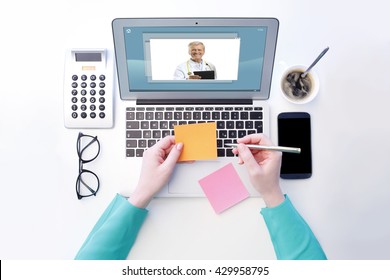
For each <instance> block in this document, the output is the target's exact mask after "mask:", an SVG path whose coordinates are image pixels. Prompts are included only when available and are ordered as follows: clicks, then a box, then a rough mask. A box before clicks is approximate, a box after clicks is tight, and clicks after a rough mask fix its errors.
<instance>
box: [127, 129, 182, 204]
mask: <svg viewBox="0 0 390 280" xmlns="http://www.w3.org/2000/svg"><path fill="white" fill-rule="evenodd" d="M182 150H183V143H177V144H175V137H174V136H167V137H165V138H163V139H161V140H160V141H158V142H157V143H156V144H155V145H154V146H153V147H151V148H149V149H147V150H146V151H145V152H144V155H143V161H142V167H141V174H140V177H139V180H138V185H137V187H136V189H135V191H134V193H133V194H132V195H131V196H130V198H129V202H130V203H131V204H133V205H134V206H136V207H139V208H145V207H146V206H147V205H148V204H149V202H150V200H152V198H153V196H154V195H155V194H156V193H157V192H159V191H160V190H161V188H162V187H163V186H165V185H166V184H167V183H168V180H169V178H170V176H171V174H172V172H173V169H174V167H175V165H176V162H177V160H178V158H179V156H180V154H181V151H182Z"/></svg>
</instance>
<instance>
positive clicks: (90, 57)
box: [75, 52, 102, 62]
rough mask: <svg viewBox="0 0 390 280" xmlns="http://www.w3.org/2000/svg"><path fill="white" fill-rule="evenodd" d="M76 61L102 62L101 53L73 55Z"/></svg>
mask: <svg viewBox="0 0 390 280" xmlns="http://www.w3.org/2000/svg"><path fill="white" fill-rule="evenodd" d="M75 57H76V61H80V62H81V61H102V54H101V53H85V52H82V53H75Z"/></svg>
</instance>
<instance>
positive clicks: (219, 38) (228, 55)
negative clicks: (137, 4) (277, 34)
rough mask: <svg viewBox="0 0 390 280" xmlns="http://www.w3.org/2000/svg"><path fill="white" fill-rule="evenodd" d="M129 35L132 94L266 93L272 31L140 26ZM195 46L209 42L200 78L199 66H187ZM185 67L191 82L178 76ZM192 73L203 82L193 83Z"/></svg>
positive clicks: (261, 28)
mask: <svg viewBox="0 0 390 280" xmlns="http://www.w3.org/2000/svg"><path fill="white" fill-rule="evenodd" d="M123 31H124V36H125V40H124V42H125V55H126V65H127V78H128V85H129V90H130V91H134V92H156V91H158V92H163V91H165V92H173V91H185V92H190V91H221V92H226V91H231V92H234V91H248V92H260V88H261V80H262V73H263V66H264V53H265V43H266V37H267V27H264V26H214V27H211V26H204V27H193V26H174V27H173V26H169V27H163V26H161V27H159V26H150V27H149V26H136V27H124V28H123ZM194 41H198V42H202V43H203V45H204V47H205V50H204V54H203V56H202V59H203V63H204V65H206V66H207V67H204V68H202V69H199V70H200V72H199V71H196V72H197V73H195V70H196V69H195V66H196V65H193V66H194V67H193V68H192V67H191V65H187V63H188V64H189V63H190V62H191V61H190V58H191V55H190V53H189V46H188V45H189V43H190V42H194ZM204 65H203V66H204ZM180 67H181V70H182V71H181V72H182V73H184V76H185V77H181V78H179V77H178V75H177V72H176V70H177V69H178V68H180ZM199 67H200V66H199ZM200 68H201V67H200ZM207 72H208V73H207ZM210 72H211V73H210ZM189 73H191V74H195V75H199V76H201V77H202V79H201V80H194V79H191V78H193V77H189ZM182 76H183V75H182Z"/></svg>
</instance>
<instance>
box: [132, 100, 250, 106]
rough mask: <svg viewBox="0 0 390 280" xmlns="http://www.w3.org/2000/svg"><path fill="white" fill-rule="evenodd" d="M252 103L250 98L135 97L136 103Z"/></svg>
mask: <svg viewBox="0 0 390 280" xmlns="http://www.w3.org/2000/svg"><path fill="white" fill-rule="evenodd" d="M206 104H218V105H237V104H238V105H252V104H253V101H252V99H137V105H206Z"/></svg>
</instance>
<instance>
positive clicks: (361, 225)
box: [0, 0, 390, 259]
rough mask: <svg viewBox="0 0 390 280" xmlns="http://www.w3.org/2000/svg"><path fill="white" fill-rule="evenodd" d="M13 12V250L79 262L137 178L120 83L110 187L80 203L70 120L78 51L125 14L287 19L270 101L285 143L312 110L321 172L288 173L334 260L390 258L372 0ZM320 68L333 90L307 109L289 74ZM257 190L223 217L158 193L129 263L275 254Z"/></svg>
mask: <svg viewBox="0 0 390 280" xmlns="http://www.w3.org/2000/svg"><path fill="white" fill-rule="evenodd" d="M3 6H4V7H2V8H1V10H0V31H1V32H0V34H1V38H2V40H1V44H0V51H1V52H0V53H1V55H2V57H1V60H0V72H1V73H0V74H1V75H0V80H1V87H0V95H1V101H0V102H1V103H0V104H1V110H0V225H1V230H0V258H1V259H72V258H73V257H74V256H75V254H76V252H77V250H78V248H79V247H80V246H81V244H82V242H83V241H84V239H85V237H86V236H87V234H88V233H89V231H90V230H91V228H92V226H93V225H94V223H95V222H96V220H97V219H98V217H99V216H100V214H101V213H102V211H103V210H104V208H105V207H106V206H107V205H108V203H109V202H110V201H111V199H112V197H113V196H114V194H115V193H116V191H117V190H118V189H119V188H122V187H127V186H128V187H129V188H132V187H134V185H135V184H136V182H137V176H138V173H139V164H132V163H131V162H130V161H128V160H126V159H125V156H124V145H125V142H124V137H125V133H124V128H125V122H124V116H125V115H124V112H125V107H126V104H125V103H124V102H122V101H121V100H120V99H119V97H118V92H117V91H116V92H115V97H116V100H115V118H116V123H115V127H114V128H113V129H107V130H90V131H84V132H89V133H90V134H93V135H98V136H99V139H100V141H101V144H102V151H101V154H100V156H99V160H98V161H95V162H94V163H92V164H91V165H90V168H91V169H92V170H94V171H96V173H98V174H99V178H100V179H101V182H102V186H101V190H100V191H99V195H98V197H96V198H92V199H85V200H82V201H78V200H77V198H76V195H75V190H74V183H75V179H76V176H77V155H76V150H75V148H76V139H77V133H78V130H69V129H65V128H64V126H63V115H62V114H63V112H62V96H63V92H62V87H63V68H64V57H65V50H66V49H67V48H69V47H77V48H81V47H94V48H95V47H106V48H108V49H112V48H113V43H112V33H111V21H112V19H114V18H116V17H170V16H172V17H204V16H206V17H207V16H209V17H214V16H226V17H227V16H234V17H276V18H278V19H279V20H280V29H279V40H278V45H277V50H276V58H275V69H274V75H273V81H272V88H271V97H270V99H269V103H270V106H271V120H272V122H271V135H270V136H271V138H272V139H273V140H274V141H276V128H277V125H276V117H277V115H278V113H280V112H282V111H307V112H309V113H310V114H311V116H312V125H313V127H312V128H313V131H312V138H313V160H314V162H313V164H314V166H313V168H314V173H313V177H312V178H311V179H308V180H301V181H286V180H285V181H282V186H283V189H284V191H285V192H286V193H287V194H288V195H289V196H290V198H291V200H292V201H293V203H294V204H295V206H296V208H297V209H298V210H299V211H300V212H301V213H302V215H303V216H304V218H305V219H306V221H307V222H308V223H309V224H310V226H311V227H312V229H313V231H314V232H315V234H316V236H317V237H318V239H319V241H320V242H321V244H322V246H323V248H324V250H325V252H326V254H327V256H328V257H329V258H330V259H390V223H389V222H388V221H389V214H390V203H389V195H390V172H389V170H390V146H389V145H388V143H389V142H390V125H389V124H388V119H389V118H388V116H387V112H388V107H389V101H390V86H389V82H388V81H389V78H388V76H389V70H388V69H389V65H390V51H389V50H390V35H389V32H388V27H389V26H390V17H389V16H388V4H387V3H386V1H383V0H372V1H370V2H365V1H351V0H348V1H333V0H331V1H326V2H324V1H318V2H316V1H314V2H313V1H309V0H295V1H287V0H285V1H282V0H279V1H278V0H273V1H258V0H253V1H250V0H241V1H226V0H224V1H209V0H207V1H203V0H199V1H196V2H186V1H182V0H180V1H147V0H144V1H136V2H135V1H113V0H111V1H107V0H105V1H99V0H94V1H92V0H90V1H80V0H77V1H75V0H67V1H51V2H50V1H42V0H37V1H12V2H9V3H7V5H3ZM326 46H330V51H329V52H328V53H327V54H326V55H325V57H324V58H323V60H322V61H320V63H319V64H318V65H317V66H316V68H315V71H316V72H317V73H318V75H319V78H320V83H321V85H320V87H321V88H320V93H319V95H318V96H317V98H316V99H315V100H314V101H312V102H311V103H310V104H307V105H293V104H290V103H288V102H287V101H285V100H284V99H283V98H282V96H281V92H280V88H279V79H280V77H281V74H282V72H283V70H284V69H286V68H287V67H289V66H291V65H295V64H300V65H301V64H303V65H308V64H310V63H311V62H312V60H314V58H315V57H316V56H317V55H318V54H319V53H320V52H321V51H322V50H323V49H324V48H325V47H326ZM262 206H263V202H262V200H261V199H259V198H251V199H247V200H245V201H244V202H242V203H240V204H239V205H237V206H235V207H234V208H232V209H230V210H229V211H227V212H226V213H224V214H223V215H214V213H213V212H212V211H211V209H210V206H209V204H208V202H207V200H206V199H203V198H193V199H158V200H154V201H153V202H152V203H151V204H150V207H149V210H150V213H149V216H148V219H147V221H146V222H145V224H144V226H143V228H142V230H141V232H140V235H139V237H138V239H137V242H136V244H135V246H134V247H133V249H132V251H131V253H130V255H129V258H132V259H273V258H274V257H275V256H274V253H273V248H272V244H271V241H270V239H269V236H268V232H267V230H266V227H265V224H264V222H263V220H262V217H261V216H260V214H259V213H258V212H259V209H260V207H262Z"/></svg>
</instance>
